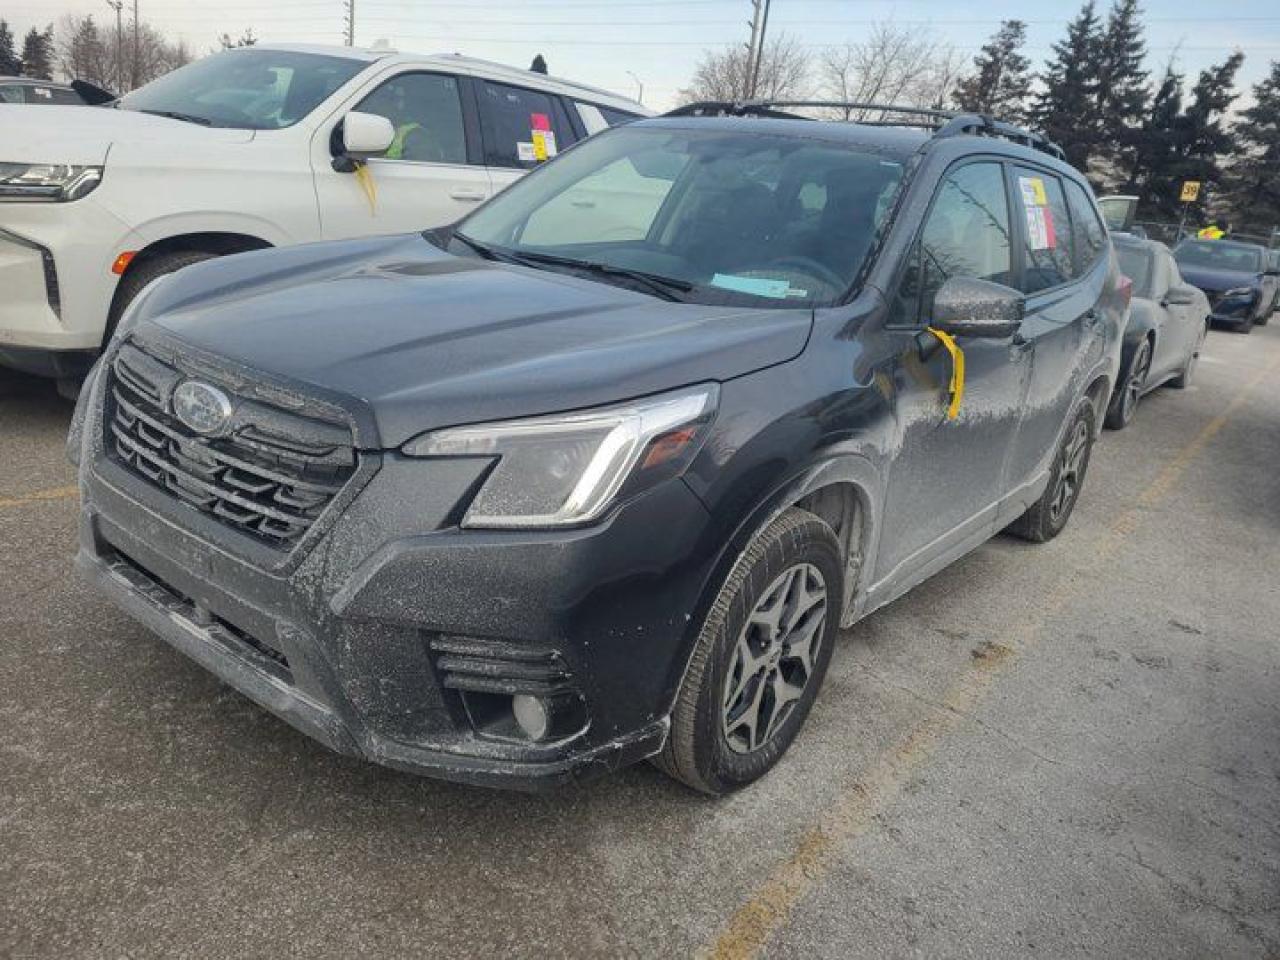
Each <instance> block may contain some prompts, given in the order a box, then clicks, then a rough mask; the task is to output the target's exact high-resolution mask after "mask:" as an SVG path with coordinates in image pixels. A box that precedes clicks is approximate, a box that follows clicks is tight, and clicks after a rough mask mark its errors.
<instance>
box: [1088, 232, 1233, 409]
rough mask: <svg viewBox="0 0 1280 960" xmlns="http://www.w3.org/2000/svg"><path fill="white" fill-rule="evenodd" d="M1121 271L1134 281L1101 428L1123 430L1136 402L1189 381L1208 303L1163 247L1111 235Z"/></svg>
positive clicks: (1203, 332)
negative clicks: (1117, 365)
mask: <svg viewBox="0 0 1280 960" xmlns="http://www.w3.org/2000/svg"><path fill="white" fill-rule="evenodd" d="M1112 239H1113V240H1114V242H1115V248H1116V256H1117V257H1118V258H1119V261H1120V271H1121V272H1122V273H1123V274H1124V275H1125V276H1127V277H1129V279H1130V280H1132V281H1133V299H1132V301H1131V303H1130V306H1129V320H1128V323H1127V324H1126V325H1125V328H1124V348H1123V352H1122V354H1121V359H1120V376H1119V378H1118V380H1117V381H1116V382H1117V388H1116V390H1115V391H1114V392H1113V393H1112V395H1111V402H1110V404H1108V406H1107V417H1106V421H1105V423H1106V426H1107V427H1109V428H1110V429H1112V430H1121V429H1123V428H1124V427H1126V426H1128V424H1129V421H1131V420H1132V419H1133V414H1134V411H1135V410H1137V407H1138V401H1139V400H1140V399H1141V398H1142V397H1143V396H1145V395H1146V394H1148V393H1150V392H1151V391H1152V390H1154V389H1156V388H1157V387H1159V386H1162V385H1163V384H1166V383H1167V384H1169V385H1170V386H1172V387H1175V388H1177V389H1179V390H1181V389H1182V388H1184V387H1186V386H1187V385H1188V384H1189V383H1190V382H1191V377H1192V374H1194V372H1195V367H1196V361H1198V360H1199V359H1200V351H1201V350H1202V349H1203V347H1204V341H1205V337H1206V336H1207V334H1208V332H1209V300H1208V298H1207V297H1206V296H1205V295H1204V294H1203V293H1202V292H1201V291H1200V290H1199V289H1198V288H1196V287H1194V286H1192V285H1191V284H1189V283H1187V282H1186V281H1184V280H1183V279H1182V275H1181V274H1180V273H1179V272H1178V264H1177V262H1176V261H1175V260H1174V259H1173V255H1172V254H1171V253H1170V252H1169V248H1168V247H1166V246H1165V245H1164V244H1163V243H1157V242H1156V241H1154V240H1145V239H1142V238H1140V237H1135V236H1127V235H1125V234H1122V233H1121V234H1113V236H1112Z"/></svg>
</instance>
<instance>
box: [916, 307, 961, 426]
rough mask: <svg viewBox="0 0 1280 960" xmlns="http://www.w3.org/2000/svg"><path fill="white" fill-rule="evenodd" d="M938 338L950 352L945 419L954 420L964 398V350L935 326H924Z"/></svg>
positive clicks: (958, 413)
mask: <svg viewBox="0 0 1280 960" xmlns="http://www.w3.org/2000/svg"><path fill="white" fill-rule="evenodd" d="M925 329H926V330H928V331H929V332H930V333H932V334H933V335H934V336H935V337H937V338H938V342H939V343H941V344H942V345H943V346H944V347H946V348H947V353H949V354H951V383H950V384H948V386H947V390H948V392H949V393H950V395H951V403H950V404H949V405H948V406H947V419H948V420H954V419H955V418H956V417H958V416H959V415H960V401H961V400H963V399H964V351H963V350H961V349H960V347H959V345H958V344H957V343H956V340H955V337H953V336H951V334H949V333H944V332H943V331H941V330H939V329H937V328H936V327H925Z"/></svg>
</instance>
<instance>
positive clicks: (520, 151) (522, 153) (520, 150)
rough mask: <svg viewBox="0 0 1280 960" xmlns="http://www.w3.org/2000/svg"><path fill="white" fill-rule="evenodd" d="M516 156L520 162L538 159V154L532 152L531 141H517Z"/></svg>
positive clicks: (531, 161) (532, 161)
mask: <svg viewBox="0 0 1280 960" xmlns="http://www.w3.org/2000/svg"><path fill="white" fill-rule="evenodd" d="M516 156H517V157H518V158H519V160H520V162H521V163H536V162H537V160H538V155H537V153H535V152H534V149H533V144H532V143H517V144H516Z"/></svg>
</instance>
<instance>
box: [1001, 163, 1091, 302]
mask: <svg viewBox="0 0 1280 960" xmlns="http://www.w3.org/2000/svg"><path fill="white" fill-rule="evenodd" d="M1012 173H1013V194H1014V198H1015V199H1014V203H1015V204H1016V205H1017V211H1018V212H1017V216H1018V218H1019V222H1020V224H1021V232H1022V289H1023V292H1024V293H1036V292H1038V291H1040V290H1048V289H1049V288H1051V287H1056V286H1060V285H1061V284H1064V283H1067V282H1069V281H1070V280H1072V279H1073V278H1074V277H1075V276H1076V270H1075V263H1074V256H1073V252H1072V251H1073V247H1074V244H1073V243H1072V239H1071V216H1070V214H1068V213H1067V202H1066V198H1065V197H1064V196H1063V193H1062V183H1061V181H1060V180H1058V178H1057V177H1055V176H1053V175H1052V174H1049V173H1045V172H1043V171H1041V170H1033V169H1031V168H1029V167H1013V168H1012Z"/></svg>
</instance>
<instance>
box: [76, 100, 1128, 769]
mask: <svg viewBox="0 0 1280 960" xmlns="http://www.w3.org/2000/svg"><path fill="white" fill-rule="evenodd" d="M781 113H782V110H781V109H780V105H760V104H747V105H742V104H739V105H725V104H719V105H706V104H704V105H699V106H696V107H693V108H686V109H685V110H682V111H680V112H678V113H677V114H676V115H672V116H668V117H664V118H660V119H654V120H643V121H639V122H636V123H632V124H629V125H627V126H623V127H618V128H615V129H613V130H610V131H607V132H605V133H602V134H600V135H599V136H597V137H593V138H591V139H589V140H586V141H584V142H583V143H581V144H579V145H577V146H575V147H574V148H573V149H572V150H569V151H566V152H565V153H564V154H563V155H562V156H561V157H559V158H558V159H556V160H555V161H554V162H552V163H549V164H547V165H546V166H545V167H543V168H541V169H539V170H537V171H536V172H534V173H532V174H531V175H529V176H528V177H527V178H526V179H523V180H521V181H519V182H518V183H517V184H515V185H514V186H512V187H511V188H509V189H508V190H506V191H505V192H503V193H502V194H500V195H499V196H497V197H496V198H494V199H493V200H491V201H490V202H488V203H486V204H485V205H484V206H483V207H481V208H479V209H478V210H477V211H476V212H475V213H474V214H473V215H471V216H469V217H467V218H466V219H464V220H463V221H461V222H460V223H458V224H456V225H454V226H452V227H448V228H442V229H439V230H435V231H430V232H428V233H427V234H425V235H418V234H414V235H411V236H396V237H387V238H380V239H365V240H355V241H349V242H341V243H324V244H316V245H312V246H299V247H293V248H290V249H284V250H279V251H267V252H260V253H250V254H245V255H240V256H234V257H228V258H226V259H220V260H216V261H211V262H208V263H202V264H199V265H197V266H194V267H190V268H188V269H185V270H183V271H181V272H179V273H177V274H175V275H173V276H171V277H168V278H165V279H162V280H158V281H156V282H155V283H154V284H153V285H152V286H150V287H149V288H148V289H147V290H145V291H144V292H143V293H142V294H141V295H140V296H139V298H138V299H137V300H136V301H135V302H134V303H133V305H132V306H131V308H130V310H129V311H128V314H127V315H126V316H125V317H124V319H123V321H122V323H121V324H120V327H119V330H118V332H117V334H116V336H115V338H114V340H113V341H112V343H111V345H110V347H109V348H108V350H107V351H106V353H105V354H104V356H103V358H102V359H101V361H100V362H99V364H98V366H97V368H96V372H95V373H94V375H93V376H92V377H91V379H90V381H89V383H88V385H87V387H86V389H85V390H84V391H83V393H82V397H81V403H80V408H79V412H78V414H77V418H76V425H75V426H74V427H73V431H72V438H71V441H70V442H71V448H72V451H73V452H72V456H73V459H75V460H77V461H78V463H79V464H80V480H81V486H82V494H83V512H82V523H81V549H80V554H79V566H80V568H81V569H82V570H83V571H85V572H86V573H87V574H88V575H89V576H90V577H91V578H92V579H93V580H94V581H96V583H97V584H98V585H99V586H100V587H101V588H102V589H103V590H104V591H105V592H106V593H107V594H108V595H110V597H111V598H112V599H113V600H115V601H116V602H117V603H119V604H120V605H121V606H122V607H123V608H124V609H126V610H127V611H129V612H130V613H131V614H132V615H134V616H135V617H137V618H138V619H139V620H141V621H142V622H143V623H144V624H146V625H147V626H148V627H150V628H151V629H152V630H154V631H155V632H156V633H158V634H160V635H161V636H162V637H164V638H165V639H166V640H167V641H168V642H170V643H171V644H173V645H174V646H176V647H177V648H178V649H180V650H181V651H183V652H184V653H186V654H187V655H189V656H190V657H192V658H194V659H195V660H197V661H198V662H200V663H201V664H203V665H205V666H206V667H207V668H209V669H210V670H212V671H214V672H215V673H217V674H218V675H219V676H220V677H222V678H224V679H225V680H226V681H227V682H228V683H230V684H232V685H233V686H235V687H236V688H237V689H239V690H241V691H242V692H243V693H245V694H246V695H247V696H249V697H251V698H252V699H254V700H256V701H257V702H258V703H260V704H262V705H263V706H265V707H266V708H267V709H269V710H271V711H273V712H275V713H277V714H279V715H280V716H281V717H283V718H284V719H285V720H287V721H288V722H290V723H292V724H293V725H294V726H296V727H298V728H299V729H301V730H303V731H305V732H306V733H309V734H310V735H312V736H314V737H315V738H317V739H318V740H320V741H322V742H323V743H325V744H327V745H329V746H330V747H332V748H334V749H336V750H340V751H343V752H346V753H350V754H357V755H361V756H364V757H367V758H369V759H371V760H376V761H378V762H380V763H385V764H390V765H392V766H396V767H401V768H404V769H408V770H414V771H419V772H424V773H429V774H433V775H437V776H441V777H446V778H451V779H457V780H463V781H468V782H473V783H485V784H496V785H503V786H517V787H530V786H537V785H546V784H552V783H559V782H563V781H566V780H570V779H574V778H578V777H583V776H588V775H592V774H598V773H601V772H604V771H608V770H614V769H616V768H618V767H620V766H622V765H624V764H629V763H632V762H634V761H637V760H640V759H643V758H646V757H647V758H653V759H655V761H656V762H657V763H658V764H659V765H660V766H661V767H662V768H663V769H664V770H666V771H667V772H668V773H670V774H672V775H673V776H675V777H677V778H679V779H680V780H682V781H684V782H685V783H687V784H690V785H691V786H693V787H695V788H697V789H699V790H703V791H707V792H710V793H722V792H725V791H729V790H732V789H734V788H736V787H740V786H742V785H744V784H746V783H748V782H750V781H751V780H753V779H754V778H756V777H758V776H760V775H761V774H762V773H764V772H765V771H767V770H768V769H769V768H770V767H772V766H773V764H774V763H776V762H777V760H778V759H779V757H780V756H781V755H782V753H783V752H784V751H785V750H786V749H787V747H788V745H789V744H790V743H791V741H792V740H793V739H794V737H795V736H796V734H797V732H798V730H799V729H800V727H801V725H802V723H803V722H804V719H805V716H806V715H807V714H808V712H809V709H810V706H811V705H812V703H813V700H814V698H815V697H816V696H817V694H818V689H819V687H820V685H821V683H822V679H823V675H824V673H825V672H826V669H827V663H828V661H829V659H830V657H831V654H832V648H833V645H834V643H835V637H836V633H837V630H838V628H839V627H841V626H848V625H850V624H852V623H854V622H855V621H857V620H858V619H859V618H860V617H863V616H865V615H867V614H868V613H870V612H871V611H872V610H875V609H876V608H877V607H880V606H883V605H884V604H886V603H888V602H889V601H891V600H893V599H894V598H895V597H898V596H900V595H901V594H903V593H905V592H906V591H907V590H909V589H910V588H911V587H912V586H914V585H915V584H917V583H919V582H920V581H922V580H924V579H925V578H926V577H928V576H929V575H930V574H932V573H934V572H935V571H937V570H940V569H941V568H942V567H944V566H946V565H947V564H948V563H950V562H952V561H953V560H955V559H957V558H958V557H960V556H963V555H964V554H965V553H967V552H968V551H970V550H972V549H974V548H975V547H977V546H978V545H979V544H981V543H982V542H983V541H985V540H986V539H988V538H989V537H991V536H993V535H994V534H995V533H996V532H997V531H999V530H1001V529H1003V528H1005V527H1008V526H1010V525H1012V529H1013V530H1015V531H1016V532H1018V533H1020V534H1021V535H1022V536H1024V537H1026V538H1028V539H1031V540H1047V539H1049V538H1050V537H1053V536H1054V535H1056V534H1057V533H1058V532H1059V531H1060V530H1061V529H1062V528H1063V526H1064V525H1065V524H1066V522H1067V519H1068V517H1069V516H1070V514H1071V511H1072V508H1073V506H1074V505H1075V503H1076V500H1077V498H1078V496H1079V493H1080V487H1081V484H1082V483H1083V480H1084V476H1085V470H1086V468H1087V466H1088V462H1089V454H1090V450H1091V448H1092V445H1093V442H1094V438H1095V436H1096V434H1097V431H1098V427H1099V423H1100V420H1101V414H1102V411H1103V410H1104V409H1105V408H1106V405H1107V400H1108V396H1109V393H1110V390H1111V386H1112V383H1113V381H1114V379H1115V376H1116V371H1117V369H1118V365H1119V356H1120V352H1119V351H1120V330H1121V328H1122V321H1123V317H1124V312H1125V310H1126V307H1127V287H1126V284H1125V282H1124V281H1123V279H1122V278H1121V276H1120V274H1119V273H1118V271H1117V268H1116V266H1115V258H1114V255H1113V253H1112V249H1111V246H1110V242H1109V240H1108V236H1107V232H1106V230H1105V228H1104V227H1103V223H1102V220H1101V218H1100V217H1099V214H1098V211H1097V208H1096V206H1095V204H1094V201H1093V199H1092V197H1091V194H1090V191H1089V187H1088V185H1087V183H1086V181H1085V180H1084V178H1083V177H1082V176H1081V175H1080V174H1079V173H1077V172H1076V171H1075V170H1073V169H1072V168H1071V167H1069V166H1067V165H1066V164H1065V163H1063V162H1062V160H1061V158H1060V152H1059V151H1058V150H1057V149H1056V148H1055V147H1053V146H1052V145H1050V144H1047V143H1045V142H1044V141H1042V140H1040V139H1039V138H1037V137H1035V136H1032V135H1031V134H1028V133H1026V132H1025V131H1021V130H1018V129H1016V128H1012V127H1009V126H1006V125H1003V124H997V123H994V122H992V121H990V120H987V119H985V118H980V117H977V116H958V117H951V116H948V115H934V114H929V113H926V114H923V115H918V114H908V113H906V112H902V113H890V114H888V120H889V122H888V123H878V124H860V123H839V122H819V121H813V120H806V119H802V118H787V117H786V116H780V114H781ZM899 121H900V123H899ZM912 121H915V122H916V123H918V124H920V125H921V126H922V127H923V129H917V128H915V127H914V126H912Z"/></svg>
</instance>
